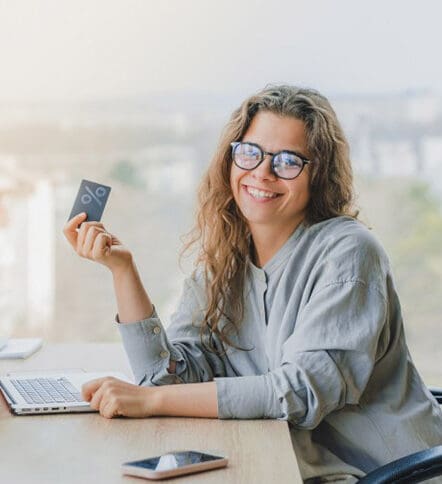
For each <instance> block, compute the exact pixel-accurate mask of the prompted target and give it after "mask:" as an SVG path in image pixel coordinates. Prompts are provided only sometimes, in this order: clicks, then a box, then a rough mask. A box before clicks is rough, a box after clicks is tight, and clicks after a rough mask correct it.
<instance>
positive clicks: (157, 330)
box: [153, 326, 161, 334]
mask: <svg viewBox="0 0 442 484" xmlns="http://www.w3.org/2000/svg"><path fill="white" fill-rule="evenodd" d="M153 332H154V333H155V334H160V333H161V328H160V327H159V326H155V328H153Z"/></svg>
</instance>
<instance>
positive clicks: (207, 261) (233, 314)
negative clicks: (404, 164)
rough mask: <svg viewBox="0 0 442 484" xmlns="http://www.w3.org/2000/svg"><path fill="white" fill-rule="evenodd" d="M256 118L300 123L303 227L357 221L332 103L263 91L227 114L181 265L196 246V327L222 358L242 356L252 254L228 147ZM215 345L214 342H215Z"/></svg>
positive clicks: (297, 92) (305, 94) (301, 92)
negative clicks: (202, 300) (202, 298)
mask: <svg viewBox="0 0 442 484" xmlns="http://www.w3.org/2000/svg"><path fill="white" fill-rule="evenodd" d="M260 111H267V112H271V113H274V114H277V115H280V116H291V117H294V118H296V119H299V120H301V121H303V122H304V127H305V133H306V138H307V147H308V150H309V153H310V154H311V157H312V159H314V160H315V163H312V164H311V165H310V167H309V171H310V194H311V195H310V201H309V203H308V206H307V208H306V215H305V219H304V221H303V222H304V224H306V225H307V226H308V225H312V224H315V223H317V222H320V221H323V220H327V219H330V218H333V217H337V216H340V215H347V216H350V217H353V218H355V219H357V217H358V213H359V212H358V211H356V210H354V209H353V202H354V191H353V173H352V167H351V162H350V157H349V146H348V142H347V140H346V138H345V136H344V133H343V130H342V128H341V125H340V123H339V121H338V119H337V117H336V114H335V112H334V110H333V108H332V107H331V105H330V103H329V101H328V100H327V99H326V98H325V97H324V96H322V95H321V94H320V93H319V92H317V91H316V90H313V89H305V88H298V87H294V86H288V85H277V86H274V85H271V86H267V87H266V88H264V89H263V90H261V91H260V92H258V93H257V94H255V95H253V96H250V97H249V98H247V99H246V100H245V101H244V102H243V103H242V104H241V105H240V106H239V107H238V108H237V109H236V110H235V111H234V112H233V114H232V116H231V118H230V120H229V122H228V123H227V125H226V126H225V128H224V130H223V131H222V134H221V138H220V141H219V145H218V147H217V149H216V151H215V154H214V156H213V158H212V160H211V163H210V165H209V167H208V170H207V172H206V173H205V175H204V176H203V179H202V181H201V184H200V187H199V190H198V205H197V217H196V224H195V226H194V228H193V229H192V230H191V231H190V232H189V233H188V234H187V237H186V238H187V243H185V244H184V247H183V249H182V251H181V257H182V256H183V255H184V253H186V252H187V251H188V250H189V249H190V248H191V247H192V246H194V244H196V243H197V242H199V244H198V255H197V258H196V261H195V271H197V270H198V269H202V272H203V275H204V281H205V289H206V295H207V308H206V309H205V314H204V315H203V318H202V323H201V326H200V336H201V342H202V345H203V347H204V348H205V349H206V350H208V351H212V352H214V353H216V354H220V355H222V354H224V353H225V351H226V348H225V345H228V346H231V347H235V348H237V349H240V350H247V349H246V348H241V347H239V346H237V345H236V344H235V343H234V342H233V341H232V338H231V335H232V334H233V333H236V332H237V331H238V328H239V326H240V324H241V321H242V320H243V317H244V281H245V277H246V272H247V259H248V257H249V255H250V251H251V234H250V231H249V228H248V225H247V221H246V220H245V218H244V217H243V215H242V214H241V212H240V210H239V209H238V207H237V205H236V203H235V200H234V198H233V194H232V190H231V187H230V169H231V165H232V156H231V146H230V143H231V142H233V141H240V140H241V139H242V138H243V136H244V134H245V133H246V131H247V129H248V127H249V126H250V123H251V121H252V119H253V117H254V116H255V115H256V114H257V113H258V112H260ZM217 340H218V342H217Z"/></svg>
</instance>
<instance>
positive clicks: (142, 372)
mask: <svg viewBox="0 0 442 484" xmlns="http://www.w3.org/2000/svg"><path fill="white" fill-rule="evenodd" d="M115 320H116V322H117V324H118V329H119V331H120V334H121V338H122V341H123V345H124V348H125V350H126V354H127V356H128V358H129V362H130V365H131V368H132V372H133V374H134V377H135V382H136V383H137V384H138V385H164V384H171V383H177V376H176V375H175V374H173V373H169V372H168V371H167V369H168V368H169V366H170V360H175V361H178V360H181V359H182V356H181V353H180V352H179V351H178V350H176V349H175V348H174V346H173V345H172V344H171V343H170V342H169V340H168V338H167V334H166V331H165V329H164V327H163V325H162V323H161V321H160V319H159V318H158V315H157V313H156V310H155V308H154V312H153V314H152V315H151V317H149V318H146V319H143V320H141V321H135V322H133V323H119V318H118V314H117V315H116V317H115Z"/></svg>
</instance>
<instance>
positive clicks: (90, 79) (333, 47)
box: [0, 0, 442, 102]
mask: <svg viewBox="0 0 442 484" xmlns="http://www.w3.org/2000/svg"><path fill="white" fill-rule="evenodd" d="M441 18H442V2H439V1H437V0H436V1H429V0H423V1H419V2H417V1H410V0H405V1H404V0H389V1H385V0H370V1H364V2H363V1H355V0H298V1H296V0H272V1H260V0H255V1H251V0H235V1H232V0H223V1H213V0H155V1H153V0H74V1H71V0H0V62H1V64H0V101H3V102H5V101H6V102H16V101H18V102H23V101H41V100H49V101H75V100H89V99H92V100H93V99H106V98H115V97H116V98H124V97H127V96H129V97H136V96H139V95H145V94H152V93H155V92H167V91H171V90H172V91H186V90H192V91H198V90H204V91H208V92H217V93H220V92H231V91H240V92H247V93H249V92H250V91H255V90H257V89H259V88H261V87H263V86H264V85H266V84H268V83H280V82H287V83H292V84H298V85H303V86H308V87H314V88H316V89H319V90H321V91H322V92H323V93H324V94H326V95H332V94H339V93H378V92H389V93H390V92H401V91H406V90H410V89H413V90H415V89H430V90H433V91H436V92H438V91H439V90H440V86H442V62H440V54H439V49H440V46H441V45H442V29H441V28H440V19H441Z"/></svg>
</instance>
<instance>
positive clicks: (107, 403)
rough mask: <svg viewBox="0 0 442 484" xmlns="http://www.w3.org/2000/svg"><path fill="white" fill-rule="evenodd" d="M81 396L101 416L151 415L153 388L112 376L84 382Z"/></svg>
mask: <svg viewBox="0 0 442 484" xmlns="http://www.w3.org/2000/svg"><path fill="white" fill-rule="evenodd" d="M81 391H82V394H83V398H84V399H85V400H86V401H87V402H90V403H89V404H90V406H91V407H92V408H93V409H94V410H98V411H99V412H100V414H101V415H102V416H103V417H106V418H112V417H117V416H124V417H152V416H153V409H154V393H155V388H151V387H139V386H137V385H133V384H131V383H127V382H125V381H122V380H118V379H117V378H113V377H105V378H98V379H96V380H92V381H89V382H87V383H85V384H84V385H83V387H82V389H81Z"/></svg>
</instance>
